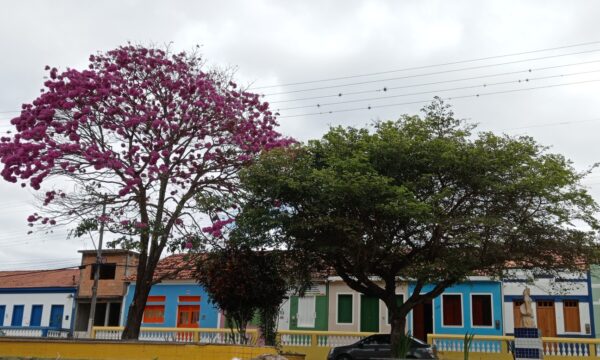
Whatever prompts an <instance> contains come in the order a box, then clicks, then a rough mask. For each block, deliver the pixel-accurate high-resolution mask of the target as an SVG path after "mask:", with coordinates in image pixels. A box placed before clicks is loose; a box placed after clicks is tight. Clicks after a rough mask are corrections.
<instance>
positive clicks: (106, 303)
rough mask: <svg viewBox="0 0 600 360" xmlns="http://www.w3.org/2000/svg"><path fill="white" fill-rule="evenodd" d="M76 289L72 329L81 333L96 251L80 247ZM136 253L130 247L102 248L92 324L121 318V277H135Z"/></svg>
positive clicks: (87, 310) (114, 323) (123, 286)
mask: <svg viewBox="0 0 600 360" xmlns="http://www.w3.org/2000/svg"><path fill="white" fill-rule="evenodd" d="M79 253H81V266H80V271H81V275H80V281H79V291H78V292H77V313H76V316H75V319H76V321H75V331H77V332H85V331H86V330H87V326H88V319H89V316H90V305H91V298H92V285H93V283H94V272H95V269H96V250H81V251H79ZM138 258H139V254H138V253H136V252H134V251H130V250H119V249H115V250H112V249H107V250H103V251H102V263H101V265H100V280H99V281H98V296H97V305H96V312H95V316H94V325H95V326H118V325H119V320H120V318H121V310H122V305H123V304H122V303H123V297H124V296H125V293H126V290H127V285H126V282H125V280H126V279H127V278H129V277H132V276H133V277H135V274H136V273H137V265H138Z"/></svg>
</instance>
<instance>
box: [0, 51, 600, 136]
mask: <svg viewBox="0 0 600 360" xmlns="http://www.w3.org/2000/svg"><path fill="white" fill-rule="evenodd" d="M598 62H600V60H592V61H582V62H577V63H570V64H563V65H554V66H546V67H540V68H531V69H525V70H518V71H508V72H501V73H495V74H489V75H478V76H471V77H464V78H457V79H451V80H441V81H432V82H426V83H419V84H409V85H401V86H390V87H388V86H385V87H383V88H377V89H372V90H360V91H351V92H344V93H341V92H339V93H336V94H331V95H320V96H309V97H304V98H299V99H287V100H276V101H269V104H280V103H287V102H298V101H304V100H315V99H325V98H333V97H336V98H339V97H342V96H349V95H362V94H368V93H377V92H388V91H391V90H397V89H407V88H413V87H421V86H428V85H440V84H447V83H453V82H460V81H467V80H479V79H486V78H490V77H499V76H506V75H516V74H522V73H532V72H538V71H545V70H551V69H558V68H562V67H569V66H578V65H588V64H594V63H598ZM0 126H1V125H0Z"/></svg>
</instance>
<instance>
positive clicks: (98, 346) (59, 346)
mask: <svg viewBox="0 0 600 360" xmlns="http://www.w3.org/2000/svg"><path fill="white" fill-rule="evenodd" d="M276 353H277V352H276V351H275V349H273V348H270V347H256V346H240V345H218V344H214V345H213V344H210V345H204V344H201V345H197V344H189V345H187V344H169V343H151V342H143V343H140V342H123V341H81V340H77V341H74V340H54V339H53V340H50V339H44V340H39V339H14V338H13V339H3V338H0V357H29V358H51V359H86V360H88V359H89V360H95V359H98V360H153V359H158V360H171V359H172V360H180V359H203V360H204V359H206V360H231V359H232V358H234V357H237V358H240V359H244V360H249V359H252V358H254V357H257V356H258V355H261V354H276Z"/></svg>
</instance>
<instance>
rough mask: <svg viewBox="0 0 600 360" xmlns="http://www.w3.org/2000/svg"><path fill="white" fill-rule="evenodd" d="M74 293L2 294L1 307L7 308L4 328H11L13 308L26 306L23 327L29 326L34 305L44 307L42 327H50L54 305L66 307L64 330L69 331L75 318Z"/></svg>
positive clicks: (0, 295)
mask: <svg viewBox="0 0 600 360" xmlns="http://www.w3.org/2000/svg"><path fill="white" fill-rule="evenodd" d="M73 304H74V297H73V293H20V294H0V305H5V306H6V311H5V313H4V321H3V322H2V324H3V326H10V322H11V320H12V313H13V306H14V305H24V311H23V326H29V321H30V320H31V307H32V305H43V309H42V323H41V326H49V324H50V309H51V307H52V305H64V311H63V321H62V328H64V329H69V328H70V327H71V321H72V316H73Z"/></svg>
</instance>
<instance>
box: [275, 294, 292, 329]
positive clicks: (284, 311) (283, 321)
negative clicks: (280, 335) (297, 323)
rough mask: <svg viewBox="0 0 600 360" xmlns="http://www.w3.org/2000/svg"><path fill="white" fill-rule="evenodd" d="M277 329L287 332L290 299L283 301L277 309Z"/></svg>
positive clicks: (288, 327)
mask: <svg viewBox="0 0 600 360" xmlns="http://www.w3.org/2000/svg"><path fill="white" fill-rule="evenodd" d="M277 329H279V330H289V329H290V299H289V298H288V299H285V300H283V303H282V304H281V307H280V308H279V317H278V318H277Z"/></svg>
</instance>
